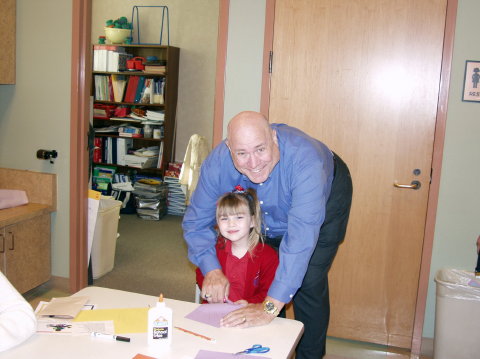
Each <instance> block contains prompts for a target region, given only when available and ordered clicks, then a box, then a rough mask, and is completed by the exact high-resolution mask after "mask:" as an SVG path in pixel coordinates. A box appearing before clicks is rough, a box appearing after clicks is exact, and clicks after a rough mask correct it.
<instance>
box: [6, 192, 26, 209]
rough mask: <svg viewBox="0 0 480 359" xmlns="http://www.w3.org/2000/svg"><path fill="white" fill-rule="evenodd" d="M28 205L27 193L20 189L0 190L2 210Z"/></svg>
mask: <svg viewBox="0 0 480 359" xmlns="http://www.w3.org/2000/svg"><path fill="white" fill-rule="evenodd" d="M27 203H28V198H27V193H26V192H25V191H22V190H18V189H0V209H3V208H11V207H17V206H21V205H24V204H27Z"/></svg>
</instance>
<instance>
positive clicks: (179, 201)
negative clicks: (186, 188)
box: [163, 176, 186, 216]
mask: <svg viewBox="0 0 480 359" xmlns="http://www.w3.org/2000/svg"><path fill="white" fill-rule="evenodd" d="M163 181H164V182H165V183H166V184H167V186H168V214H171V215H174V216H183V215H184V214H185V209H186V205H185V193H183V190H182V185H181V184H180V183H179V182H178V178H177V177H168V176H165V177H163Z"/></svg>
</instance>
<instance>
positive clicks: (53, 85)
mask: <svg viewBox="0 0 480 359" xmlns="http://www.w3.org/2000/svg"><path fill="white" fill-rule="evenodd" d="M71 14H72V4H71V1H65V0H45V1H36V0H17V19H16V23H17V25H16V29H17V31H16V46H17V47H16V66H17V69H16V84H15V85H0V166H1V167H7V168H15V169H25V170H32V171H39V172H47V173H56V174H57V191H58V197H57V198H58V200H57V212H56V213H54V214H53V215H52V274H53V275H55V276H61V277H68V276H69V255H70V254H69V244H70V243H69V205H70V202H69V196H68V194H69V191H70V185H69V182H70V178H69V171H70V162H69V158H70V140H69V138H70V66H71V61H70V59H71V37H72V16H71ZM0 51H2V50H1V49H0ZM38 149H55V150H57V151H58V158H57V159H56V160H55V163H54V164H50V162H49V161H45V160H39V159H37V158H36V152H37V150H38Z"/></svg>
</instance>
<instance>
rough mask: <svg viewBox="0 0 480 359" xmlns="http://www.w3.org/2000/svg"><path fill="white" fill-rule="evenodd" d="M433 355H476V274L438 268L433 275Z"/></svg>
mask: <svg viewBox="0 0 480 359" xmlns="http://www.w3.org/2000/svg"><path fill="white" fill-rule="evenodd" d="M435 282H436V285H437V290H436V294H437V297H436V305H435V338H434V358H435V359H452V358H455V359H473V358H480V340H479V338H480V336H479V333H480V278H475V274H474V273H473V272H468V271H463V270H458V269H441V270H439V271H438V272H437V273H436V275H435Z"/></svg>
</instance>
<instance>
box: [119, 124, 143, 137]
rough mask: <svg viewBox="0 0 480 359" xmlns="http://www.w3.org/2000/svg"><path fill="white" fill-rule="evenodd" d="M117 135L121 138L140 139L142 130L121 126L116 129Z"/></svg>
mask: <svg viewBox="0 0 480 359" xmlns="http://www.w3.org/2000/svg"><path fill="white" fill-rule="evenodd" d="M118 135H119V136H121V137H132V138H140V137H142V129H141V128H140V127H135V126H128V125H123V126H119V127H118Z"/></svg>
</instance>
